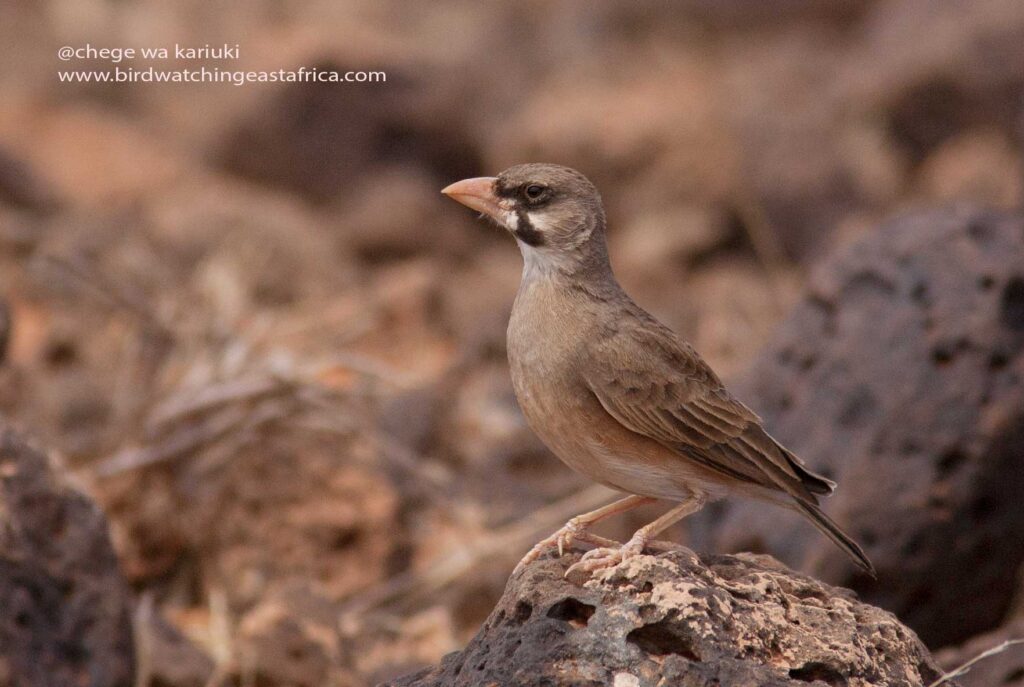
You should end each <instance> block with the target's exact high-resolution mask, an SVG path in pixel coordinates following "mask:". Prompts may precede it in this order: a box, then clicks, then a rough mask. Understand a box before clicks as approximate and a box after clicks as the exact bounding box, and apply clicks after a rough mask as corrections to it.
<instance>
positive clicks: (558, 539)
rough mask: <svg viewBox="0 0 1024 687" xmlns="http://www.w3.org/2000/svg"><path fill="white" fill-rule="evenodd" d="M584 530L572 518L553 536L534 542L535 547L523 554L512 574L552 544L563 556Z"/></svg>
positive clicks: (531, 561)
mask: <svg viewBox="0 0 1024 687" xmlns="http://www.w3.org/2000/svg"><path fill="white" fill-rule="evenodd" d="M583 532H584V529H583V526H582V525H580V524H579V523H578V522H576V521H575V520H570V521H569V522H567V523H565V525H564V526H563V527H561V528H560V529H559V530H558V531H556V532H554V533H553V534H552V535H551V536H548V537H545V538H544V539H541V540H540V541H539V542H537V543H536V544H534V546H533V548H532V549H530V550H529V552H527V554H526V555H525V556H523V558H522V560H520V561H519V564H518V565H516V568H515V570H513V571H512V574H513V575H516V574H518V573H519V572H521V571H522V570H523V569H524V568H525V567H526V566H528V565H529V564H530V563H533V562H534V561H535V560H537V559H538V558H540V556H541V554H543V553H544V551H546V550H547V549H548V548H550V547H551V546H557V547H558V556H559V557H561V556H562V555H563V554H564V553H565V551H566V549H568V548H569V547H571V546H572V544H573V542H574V541H576V538H577V537H579V536H580V535H581V534H583Z"/></svg>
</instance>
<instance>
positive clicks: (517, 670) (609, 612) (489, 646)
mask: <svg viewBox="0 0 1024 687" xmlns="http://www.w3.org/2000/svg"><path fill="white" fill-rule="evenodd" d="M574 560H576V557H572V556H568V555H567V556H565V557H564V558H563V559H561V560H558V559H551V558H547V559H543V560H540V561H538V562H536V563H534V564H533V565H531V566H530V567H529V568H528V569H527V570H526V571H525V572H524V573H523V574H521V575H519V576H518V577H516V578H514V579H512V580H510V581H509V584H508V586H507V588H506V589H505V594H504V596H502V598H501V600H500V601H499V602H498V605H497V607H496V608H495V609H494V611H493V612H492V613H491V615H490V617H489V618H488V619H487V621H486V622H485V623H484V626H483V628H482V629H481V630H480V632H479V633H478V634H477V636H476V637H475V638H474V639H473V640H472V641H471V642H470V644H469V646H467V647H466V649H465V650H463V651H461V652H459V653H454V654H450V655H448V656H446V657H445V658H444V659H443V660H442V662H441V664H440V665H439V666H437V667H434V668H430V669H427V670H424V671H421V672H419V673H416V674H413V675H408V676H406V677H404V678H401V679H399V680H397V681H396V682H393V683H389V684H390V685H392V687H430V686H435V685H436V686H441V685H444V686H445V687H450V686H454V685H459V686H462V685H465V686H467V687H468V686H470V685H481V686H482V685H503V686H511V685H531V686H535V685H560V686H567V687H569V686H583V685H593V686H594V687H598V686H604V685H614V686H615V687H654V686H655V685H688V686H691V687H697V686H699V685H730V686H731V687H743V686H751V687H752V686H754V685H757V686H758V687H771V686H777V685H790V686H793V685H806V684H808V683H813V684H817V685H821V684H827V685H882V684H884V685H890V686H893V687H895V686H897V685H908V686H909V685H915V686H918V685H921V684H927V683H929V682H931V681H932V680H934V679H935V678H937V677H938V675H939V671H938V669H937V667H936V666H935V664H934V663H933V661H932V659H931V658H930V656H929V655H928V651H927V650H926V649H925V648H924V646H923V645H922V644H921V642H920V641H919V640H918V639H917V637H916V636H915V635H914V633H913V632H912V631H910V630H909V629H907V628H906V627H904V626H903V625H901V624H900V623H899V621H897V620H896V618H895V617H893V616H892V615H891V614H890V613H887V612H885V611H882V610H880V609H878V608H874V607H872V606H868V605H865V604H863V603H860V602H858V601H857V600H856V598H855V597H854V595H853V594H852V593H851V592H850V591H848V590H845V589H837V588H834V587H829V586H827V585H824V584H822V583H820V582H817V581H815V580H813V579H811V578H809V577H805V576H803V575H800V574H797V573H794V572H791V571H788V570H785V569H784V568H782V567H781V566H780V565H779V564H778V563H777V562H776V561H774V560H772V559H770V558H768V557H767V556H752V555H749V554H742V555H739V556H708V557H702V558H701V559H700V560H699V561H698V560H697V559H696V558H694V557H692V554H688V553H686V552H679V553H672V554H668V555H663V556H658V557H654V556H641V557H638V558H635V559H633V560H631V561H628V562H627V563H624V564H622V565H619V566H617V567H615V568H612V569H610V570H606V571H602V572H601V573H599V574H598V575H596V576H595V577H594V578H593V579H590V580H588V581H587V582H586V583H585V584H584V585H583V586H582V587H580V586H578V585H576V584H574V583H572V582H569V581H568V580H565V579H563V577H562V575H563V573H564V572H565V569H566V567H567V566H568V565H569V564H570V563H571V562H573V561H574Z"/></svg>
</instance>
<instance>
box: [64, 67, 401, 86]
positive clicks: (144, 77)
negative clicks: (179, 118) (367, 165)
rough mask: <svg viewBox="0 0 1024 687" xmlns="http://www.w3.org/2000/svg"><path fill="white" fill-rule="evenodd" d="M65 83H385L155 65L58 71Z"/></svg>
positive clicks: (326, 72) (312, 71)
mask: <svg viewBox="0 0 1024 687" xmlns="http://www.w3.org/2000/svg"><path fill="white" fill-rule="evenodd" d="M57 78H58V79H59V80H60V81H62V82H65V83H90V82H92V83H229V84H232V85H234V86H244V85H245V84H250V83H384V82H386V81H387V73H386V72H382V71H347V72H340V71H335V70H331V69H317V68H315V67H299V68H297V69H275V70H271V71H240V70H231V69H219V68H217V67H199V68H195V69H157V68H156V67H144V68H141V69H138V68H135V67H121V66H118V67H114V68H113V69H104V70H69V71H58V72H57Z"/></svg>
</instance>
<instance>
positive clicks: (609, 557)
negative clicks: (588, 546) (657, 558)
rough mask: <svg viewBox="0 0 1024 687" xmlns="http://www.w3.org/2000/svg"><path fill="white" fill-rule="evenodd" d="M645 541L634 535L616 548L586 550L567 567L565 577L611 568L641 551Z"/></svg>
mask: <svg viewBox="0 0 1024 687" xmlns="http://www.w3.org/2000/svg"><path fill="white" fill-rule="evenodd" d="M645 543H646V542H645V541H644V540H643V539H642V538H638V537H635V536H634V537H633V538H632V539H630V540H629V541H628V542H626V543H625V544H623V545H622V546H619V547H617V548H609V547H601V548H597V549H592V550H590V551H587V552H586V553H585V554H583V557H582V558H580V559H579V560H578V561H576V562H575V563H573V564H572V565H570V566H569V569H568V570H566V571H565V577H567V578H569V577H573V576H576V575H579V574H580V573H583V574H586V575H589V574H591V573H595V572H597V571H598V570H605V569H607V568H613V567H615V566H616V565H618V564H619V563H622V562H623V561H627V560H629V559H630V558H633V557H634V556H639V555H640V554H641V553H643V551H644V545H645Z"/></svg>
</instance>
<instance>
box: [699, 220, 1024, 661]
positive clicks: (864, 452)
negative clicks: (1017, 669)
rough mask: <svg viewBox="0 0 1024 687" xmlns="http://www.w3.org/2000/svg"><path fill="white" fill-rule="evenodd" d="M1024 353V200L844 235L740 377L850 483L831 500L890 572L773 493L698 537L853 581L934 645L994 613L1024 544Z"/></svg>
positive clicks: (784, 431) (1023, 557) (827, 469)
mask: <svg viewBox="0 0 1024 687" xmlns="http://www.w3.org/2000/svg"><path fill="white" fill-rule="evenodd" d="M1022 352H1024V221H1022V219H1021V217H1019V216H1015V215H998V214H986V213H983V212H978V211H973V210H968V209H958V210H939V211H932V212H926V213H921V214H915V215H910V216H906V217H903V218H902V219H897V220H895V221H893V222H891V223H890V224H888V225H887V226H884V227H882V228H881V229H880V230H879V231H877V232H876V233H875V234H873V235H872V236H870V237H869V238H867V239H866V240H865V241H863V242H861V243H859V244H857V245H855V246H853V247H851V248H849V249H848V250H845V251H842V252H840V253H839V254H838V255H837V256H835V258H834V259H832V260H830V261H827V262H826V264H824V265H822V266H821V269H820V270H818V271H817V274H816V276H815V277H814V278H812V284H811V288H810V293H809V294H808V296H807V298H806V299H805V301H804V303H803V304H802V305H800V306H798V307H797V308H796V310H795V312H794V313H793V314H792V316H791V317H790V318H789V319H788V321H787V322H786V323H784V324H783V325H782V326H781V328H780V330H779V332H778V334H777V336H776V337H775V339H774V341H773V342H772V343H771V344H770V345H769V347H768V349H767V351H766V353H765V354H764V356H763V357H762V358H761V359H760V360H759V362H758V363H757V364H756V365H755V366H754V368H753V369H752V371H751V373H750V375H749V377H748V378H747V380H746V384H745V385H743V386H745V388H738V389H737V392H738V394H739V395H740V397H741V398H744V399H747V400H748V401H749V402H750V404H751V406H752V407H753V408H754V409H755V410H756V411H758V412H759V413H761V414H762V416H763V417H764V419H765V422H766V424H767V426H768V428H769V430H770V431H771V432H772V433H773V434H774V435H775V436H776V437H777V438H778V439H779V440H780V441H782V442H783V443H784V444H785V445H787V446H788V447H789V448H790V449H792V450H793V451H795V452H796V453H797V454H798V455H800V456H801V457H803V458H804V460H806V461H807V462H808V463H809V464H810V465H811V466H812V467H813V468H815V469H818V470H821V471H823V472H824V473H825V474H827V475H829V476H830V477H832V478H833V479H836V480H837V481H838V482H839V490H838V492H837V494H836V496H835V497H833V498H832V499H830V500H828V502H827V503H826V506H827V510H829V511H830V512H831V513H832V515H834V516H835V517H836V519H837V520H838V521H839V522H840V523H841V524H842V525H844V526H845V527H846V528H848V530H849V531H850V533H851V534H852V535H853V536H854V537H855V538H857V539H858V540H859V541H861V543H863V544H864V545H865V548H866V549H867V552H868V554H869V556H870V557H871V559H872V560H873V561H874V563H875V565H876V566H877V568H878V571H879V575H878V581H877V582H876V583H873V582H871V581H870V580H868V579H866V578H864V577H862V576H859V575H858V574H857V572H856V570H855V568H854V567H853V566H852V565H851V564H850V563H849V562H848V561H847V560H846V559H845V558H844V557H843V556H842V555H841V554H840V553H838V551H836V550H834V548H833V547H832V545H831V544H830V543H829V542H828V541H827V540H826V539H824V538H823V537H820V536H818V535H817V534H815V533H814V532H813V530H811V528H810V527H808V526H806V525H805V524H803V523H801V522H799V521H798V519H796V518H792V519H785V518H786V515H785V514H782V515H777V514H776V513H775V512H771V511H770V510H769V509H768V507H766V506H761V505H752V504H738V505H735V506H728V508H729V509H730V510H729V511H728V515H727V517H725V518H724V519H723V518H722V516H721V512H720V511H718V512H717V513H716V518H717V519H718V522H717V523H716V524H714V525H712V526H711V527H710V529H711V531H712V532H714V533H715V534H713V535H712V536H711V538H710V540H709V541H701V542H699V545H700V546H701V547H702V548H704V547H706V548H709V549H713V550H717V551H723V550H751V549H753V550H761V551H770V552H772V553H775V554H776V555H779V556H780V557H781V558H782V559H783V560H785V561H786V562H787V563H788V564H791V565H794V566H796V567H797V568H799V569H801V570H804V571H808V572H813V573H814V574H815V575H817V576H819V577H821V578H822V579H825V580H827V581H829V582H831V583H836V584H843V585H846V586H853V587H854V588H855V589H857V590H858V591H859V592H860V593H861V594H862V596H863V597H864V598H865V600H866V601H869V602H870V603H873V604H877V605H879V606H882V607H883V608H887V609H889V610H891V611H893V612H895V613H896V615H897V616H899V617H900V618H901V619H903V620H904V621H905V622H907V624H908V625H910V626H911V627H913V628H914V629H915V630H916V631H917V632H918V633H920V635H921V637H922V639H924V641H925V642H926V643H928V644H929V645H930V646H942V645H945V644H950V643H956V642H960V641H963V640H964V639H966V638H968V637H970V636H971V635H973V634H975V633H977V632H981V631H985V630H988V629H991V628H994V627H996V626H997V625H998V624H999V622H1001V620H1002V618H1003V616H1004V615H1005V613H1006V611H1007V609H1008V607H1009V604H1010V603H1011V598H1012V594H1013V591H1014V585H1015V581H1014V575H1013V572H1012V571H1015V570H1017V569H1018V567H1019V566H1020V564H1021V562H1022V561H1024V509H1022V508H1021V507H1020V494H1021V493H1024V355H1022ZM967 599H969V600H970V601H969V602H965V600H967Z"/></svg>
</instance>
